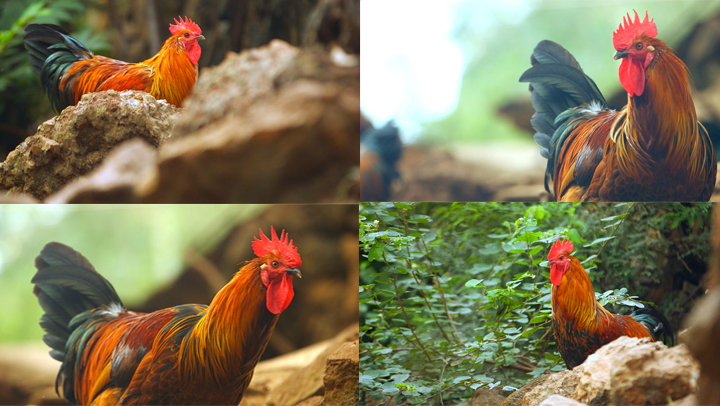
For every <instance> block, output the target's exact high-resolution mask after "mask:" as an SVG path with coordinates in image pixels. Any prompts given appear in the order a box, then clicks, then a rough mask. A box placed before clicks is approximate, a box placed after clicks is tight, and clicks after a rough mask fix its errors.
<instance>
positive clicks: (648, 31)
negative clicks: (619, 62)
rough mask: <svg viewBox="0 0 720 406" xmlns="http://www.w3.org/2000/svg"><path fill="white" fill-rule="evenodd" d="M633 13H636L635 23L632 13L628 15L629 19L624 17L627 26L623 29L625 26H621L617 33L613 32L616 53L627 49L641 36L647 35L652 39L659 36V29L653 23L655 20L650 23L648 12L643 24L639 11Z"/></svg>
mask: <svg viewBox="0 0 720 406" xmlns="http://www.w3.org/2000/svg"><path fill="white" fill-rule="evenodd" d="M633 12H634V13H635V21H633V20H632V18H631V17H630V13H628V14H627V19H626V17H623V23H624V24H625V26H624V27H623V24H620V26H619V27H618V29H617V31H615V32H613V46H614V47H615V50H616V51H623V50H625V49H627V48H628V47H629V46H630V43H631V42H632V41H633V40H634V39H635V38H637V37H638V36H640V35H641V34H645V35H647V36H648V37H650V38H655V37H656V36H657V27H656V26H655V23H654V22H653V21H654V20H649V21H648V13H647V11H645V19H644V20H643V21H642V22H640V17H639V16H638V13H637V11H635V10H633Z"/></svg>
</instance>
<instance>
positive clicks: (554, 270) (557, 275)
mask: <svg viewBox="0 0 720 406" xmlns="http://www.w3.org/2000/svg"><path fill="white" fill-rule="evenodd" d="M564 274H565V272H563V271H561V270H560V269H558V267H557V266H555V265H553V266H551V267H550V282H552V284H553V285H555V286H560V281H562V277H563V275H564Z"/></svg>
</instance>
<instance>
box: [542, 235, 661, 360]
mask: <svg viewBox="0 0 720 406" xmlns="http://www.w3.org/2000/svg"><path fill="white" fill-rule="evenodd" d="M573 249H574V248H573V244H572V242H570V241H569V240H567V239H565V240H562V241H561V240H559V239H558V240H557V241H555V244H553V246H552V247H551V248H550V252H549V254H548V261H549V262H550V282H551V283H552V293H551V299H550V300H551V302H552V326H553V332H554V333H555V340H556V342H557V346H558V351H560V355H561V356H562V358H563V360H564V361H565V365H567V367H568V369H573V368H575V367H576V366H578V365H580V364H582V363H583V362H585V360H586V359H587V357H588V356H590V355H591V354H593V353H594V352H595V351H597V350H598V348H600V347H602V346H603V345H605V344H608V343H610V342H612V341H614V340H615V339H616V338H618V337H621V336H628V337H637V338H643V337H650V338H651V339H652V340H653V341H655V340H659V339H660V338H661V337H662V338H665V339H666V340H669V342H670V345H673V344H674V342H675V339H674V333H673V330H672V327H671V326H670V322H669V321H668V320H667V318H665V316H664V315H663V314H662V313H660V312H659V311H658V310H657V309H655V308H654V307H645V308H642V309H638V310H635V311H634V312H633V313H631V314H630V315H629V316H623V315H618V314H613V313H610V312H609V311H607V310H605V308H604V307H602V306H601V305H600V303H598V301H597V300H596V299H595V291H594V290H593V287H592V282H591V281H590V277H589V276H588V273H587V271H585V269H584V268H583V267H582V265H580V261H578V260H577V258H575V257H573V256H572V255H570V253H571V252H572V251H573Z"/></svg>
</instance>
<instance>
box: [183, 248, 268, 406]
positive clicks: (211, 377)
mask: <svg viewBox="0 0 720 406" xmlns="http://www.w3.org/2000/svg"><path fill="white" fill-rule="evenodd" d="M260 265H262V260H261V259H255V260H253V261H250V262H249V263H248V264H246V265H245V266H243V267H242V268H241V269H240V271H238V272H237V273H236V274H235V276H234V277H233V278H232V280H231V281H230V282H229V283H228V284H227V285H225V287H224V288H222V289H221V290H220V291H219V292H218V293H217V294H216V295H215V297H214V298H213V300H212V302H211V303H210V306H209V307H208V308H207V310H206V312H205V315H204V316H203V317H202V318H201V319H200V320H199V321H198V323H197V325H196V326H195V327H194V328H193V330H192V332H191V333H190V335H189V337H188V338H187V340H186V342H184V343H183V348H182V349H181V352H182V355H181V357H180V359H179V362H180V369H181V371H185V372H187V374H184V376H186V377H188V378H190V377H193V378H198V375H199V377H202V378H203V381H205V382H206V383H207V384H215V385H218V386H220V387H227V386H230V387H233V388H237V389H239V390H240V393H242V391H244V389H245V387H247V384H248V383H249V382H250V378H251V377H252V372H253V369H254V368H255V365H256V364H257V362H258V361H259V360H260V356H261V355H262V353H263V352H264V350H265V347H266V346H267V344H268V341H269V339H270V335H271V334H272V332H273V329H274V328H275V323H276V322H277V320H278V316H277V315H274V314H272V313H270V312H269V311H268V310H267V305H266V294H267V288H266V287H265V286H264V285H263V284H262V281H261V280H260V272H259V269H258V268H259V267H260ZM226 390H227V389H226ZM238 401H239V399H238Z"/></svg>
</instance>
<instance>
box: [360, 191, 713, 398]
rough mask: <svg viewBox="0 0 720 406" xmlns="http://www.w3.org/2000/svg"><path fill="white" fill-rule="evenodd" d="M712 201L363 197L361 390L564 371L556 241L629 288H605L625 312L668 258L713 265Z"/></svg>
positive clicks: (420, 394) (389, 391)
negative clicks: (549, 261)
mask: <svg viewBox="0 0 720 406" xmlns="http://www.w3.org/2000/svg"><path fill="white" fill-rule="evenodd" d="M709 212H710V205H708V204H697V205H681V204H651V205H641V204H621V205H607V204H582V205H578V204H541V205H538V204H524V203H450V204H432V203H413V204H407V203H368V204H361V209H360V249H361V258H362V259H361V271H360V285H361V286H360V317H361V327H360V335H361V352H360V362H361V372H360V389H361V397H365V401H369V399H368V398H369V397H372V398H374V399H375V400H381V399H384V398H388V397H391V398H395V399H394V401H395V402H397V403H402V402H404V403H408V404H439V403H440V402H441V401H443V402H448V403H457V402H459V401H460V400H461V399H463V398H467V397H469V396H470V395H471V394H472V391H473V390H474V389H477V388H480V387H491V388H492V387H496V386H499V385H502V386H501V388H503V389H504V390H509V391H511V390H514V389H515V388H517V387H519V386H521V385H523V384H525V383H527V382H528V381H529V380H531V379H533V378H534V377H536V376H538V375H539V374H541V373H543V372H545V371H548V370H550V371H560V370H563V369H565V365H564V363H563V361H562V359H561V357H560V355H559V353H558V351H557V348H556V345H555V341H554V338H553V335H552V328H551V323H550V318H551V305H550V292H551V284H550V283H549V270H548V268H546V266H545V262H546V258H547V252H548V250H549V247H550V244H551V243H552V242H553V241H554V240H555V239H556V238H557V237H558V236H560V235H565V236H567V237H568V238H570V239H571V240H572V241H573V243H574V244H575V248H576V250H575V254H574V255H575V256H576V257H577V258H578V259H579V260H580V261H581V262H582V264H583V266H584V267H585V268H586V269H587V270H588V271H589V274H590V276H591V279H594V281H593V283H594V286H595V289H596V290H599V289H600V288H601V287H603V288H608V289H609V288H610V287H613V288H619V287H622V286H630V287H631V288H630V289H628V288H625V287H622V288H621V289H615V290H612V289H610V290H607V291H604V293H602V294H600V293H596V296H597V298H598V300H599V301H600V302H601V304H603V305H607V307H608V308H609V310H611V311H616V312H625V311H627V310H628V309H627V308H623V307H624V306H639V307H641V306H643V305H642V304H641V303H640V302H639V301H637V300H636V298H637V297H644V296H640V294H641V293H642V294H645V293H647V292H648V287H653V286H656V285H658V284H659V283H660V282H661V281H664V280H665V279H666V276H667V274H669V273H672V272H667V271H665V269H664V268H663V266H662V265H667V264H668V263H669V260H667V258H675V257H677V258H683V257H684V258H686V259H685V260H684V261H685V262H690V263H698V264H699V265H697V267H698V268H699V269H696V271H697V273H698V274H701V273H702V272H704V260H703V261H699V260H698V258H701V259H704V258H705V257H706V256H707V252H708V238H709V226H708V224H709V218H710V213H709ZM628 220H630V221H628ZM630 224H631V225H630ZM678 236H682V237H683V238H678ZM688 242H689V243H688ZM691 258H692V260H691ZM700 262H702V263H700ZM670 276H671V278H672V275H670ZM640 287H643V288H644V289H640ZM628 292H631V293H632V294H633V295H634V296H629V295H628ZM667 293H668V296H670V292H667ZM659 304H660V305H661V310H663V311H666V312H667V311H668V310H669V309H666V308H664V307H663V306H662V303H659ZM689 304H690V301H689V300H688V301H687V303H686V308H687V306H689ZM672 305H673V306H676V305H677V303H673V304H672ZM679 311H680V312H684V311H683V310H682V309H681V310H679ZM678 314H679V315H680V316H681V315H682V314H683V313H678ZM676 325H677V324H676Z"/></svg>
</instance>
